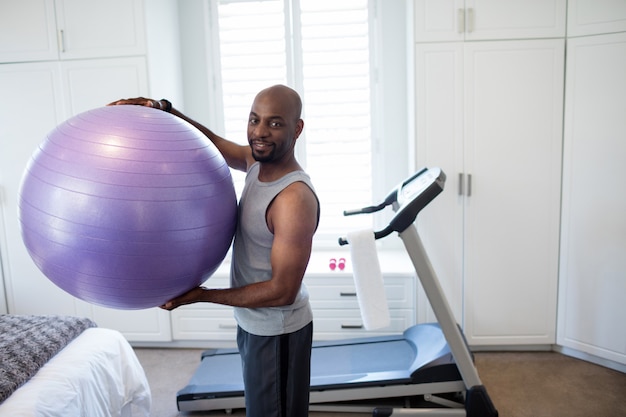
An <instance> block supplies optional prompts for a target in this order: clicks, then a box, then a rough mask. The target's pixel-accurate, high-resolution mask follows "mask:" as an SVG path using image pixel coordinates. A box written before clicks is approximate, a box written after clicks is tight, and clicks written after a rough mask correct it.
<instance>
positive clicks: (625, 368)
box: [554, 345, 626, 374]
mask: <svg viewBox="0 0 626 417" xmlns="http://www.w3.org/2000/svg"><path fill="white" fill-rule="evenodd" d="M554 351H555V352H558V353H562V354H563V355H567V356H571V357H572V358H576V359H581V360H583V361H587V362H591V363H595V364H596V365H600V366H604V367H605V368H609V369H613V370H615V371H618V372H622V373H625V374H626V364H623V363H619V362H615V361H612V360H609V359H605V358H601V357H599V356H595V355H592V354H590V353H585V352H581V351H579V350H576V349H572V348H568V347H565V346H558V345H555V346H554Z"/></svg>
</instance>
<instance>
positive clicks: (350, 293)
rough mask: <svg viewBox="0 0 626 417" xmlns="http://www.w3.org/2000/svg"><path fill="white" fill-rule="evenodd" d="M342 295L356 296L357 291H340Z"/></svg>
mask: <svg viewBox="0 0 626 417" xmlns="http://www.w3.org/2000/svg"><path fill="white" fill-rule="evenodd" d="M339 296H340V297H356V293H355V292H343V291H342V292H340V293H339Z"/></svg>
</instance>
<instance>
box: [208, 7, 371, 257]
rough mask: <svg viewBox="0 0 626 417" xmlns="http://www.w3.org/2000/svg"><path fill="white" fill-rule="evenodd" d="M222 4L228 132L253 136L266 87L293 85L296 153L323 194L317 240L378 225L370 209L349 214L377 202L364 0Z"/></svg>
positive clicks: (221, 40) (238, 179)
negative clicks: (300, 125) (298, 132)
mask: <svg viewBox="0 0 626 417" xmlns="http://www.w3.org/2000/svg"><path fill="white" fill-rule="evenodd" d="M217 9H218V27H219V60H220V68H221V74H220V79H221V91H222V95H223V103H224V126H225V134H226V137H227V138H230V139H236V140H238V141H240V142H241V143H245V142H246V121H247V118H248V113H249V111H250V104H251V103H252V100H253V99H254V95H255V94H256V93H257V92H258V91H259V90H261V89H263V88H265V87H268V86H270V85H273V84H277V83H281V84H286V85H289V86H291V87H293V88H295V89H296V90H298V91H299V93H300V94H301V96H302V100H303V104H304V108H303V119H304V122H305V128H304V133H303V135H302V136H301V138H300V139H299V141H298V142H299V143H298V152H299V154H298V159H299V161H300V163H301V164H302V165H304V167H305V169H306V171H307V172H308V173H309V175H310V176H311V178H312V180H313V184H314V185H315V188H316V192H317V194H318V197H319V199H320V202H321V210H322V217H321V219H320V226H319V229H318V232H317V234H316V245H318V246H326V245H332V246H334V247H336V245H337V243H336V242H337V237H339V236H341V235H345V233H346V232H348V231H350V230H354V229H359V228H361V229H362V228H366V227H372V219H371V216H355V217H344V216H343V210H345V209H351V208H358V207H361V206H365V205H370V204H371V203H372V187H373V175H374V174H373V172H372V166H373V164H372V133H371V131H372V127H371V120H372V115H371V113H372V112H371V100H370V96H371V75H370V39H369V36H370V30H369V27H370V17H369V11H368V2H367V0H345V1H336V0H334V1H327V0H321V1H320V0H264V1H246V0H244V1H232V0H231V1H227V0H220V1H219V2H218V7H217ZM235 178H236V182H237V183H238V184H237V188H238V190H239V191H240V189H241V182H242V176H240V175H237V176H235Z"/></svg>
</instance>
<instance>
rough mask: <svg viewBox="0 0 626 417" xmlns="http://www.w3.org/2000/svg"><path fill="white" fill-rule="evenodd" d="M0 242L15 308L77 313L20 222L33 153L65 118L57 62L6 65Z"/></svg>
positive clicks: (0, 72)
mask: <svg viewBox="0 0 626 417" xmlns="http://www.w3.org/2000/svg"><path fill="white" fill-rule="evenodd" d="M0 91H2V95H3V97H4V99H3V100H0V149H2V151H1V152H0V187H1V195H2V201H1V202H0V203H1V204H2V210H1V212H2V214H3V219H2V222H0V228H2V230H0V239H2V240H0V244H1V249H2V263H3V268H4V282H5V287H6V290H7V294H6V295H7V302H8V307H9V312H10V313H14V314H51V312H54V313H55V314H73V313H74V303H73V300H72V298H71V297H70V296H69V295H67V294H66V293H64V292H63V291H62V290H60V289H59V288H57V287H56V286H55V285H54V284H53V283H52V282H50V281H49V280H47V279H46V278H45V277H44V276H43V275H42V274H41V272H39V269H37V267H36V266H35V264H34V263H33V262H32V260H31V259H30V256H29V255H28V253H27V251H26V247H25V246H24V245H23V243H22V238H21V235H20V228H19V223H18V218H17V215H18V209H17V204H18V191H19V185H20V180H21V178H22V173H23V172H24V168H25V167H26V163H27V161H28V160H29V158H30V156H31V154H32V153H33V151H34V150H35V148H36V147H37V145H38V144H39V143H40V142H41V141H42V140H43V139H44V137H45V135H46V134H47V133H48V132H49V131H50V130H52V129H53V128H54V127H55V126H56V125H57V124H58V123H59V122H61V121H62V120H63V114H62V111H60V109H62V108H63V105H62V92H61V82H60V69H59V67H58V65H57V64H56V63H53V62H46V63H34V64H11V65H0Z"/></svg>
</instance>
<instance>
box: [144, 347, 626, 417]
mask: <svg viewBox="0 0 626 417" xmlns="http://www.w3.org/2000/svg"><path fill="white" fill-rule="evenodd" d="M135 351H136V353H137V356H138V357H139V360H140V362H141V364H142V365H143V367H144V369H145V371H146V374H147V376H148V380H149V382H150V386H151V389H152V395H153V406H152V417H174V416H179V415H180V416H183V415H189V416H215V415H224V412H223V411H214V412H203V413H187V414H185V413H178V411H177V409H176V392H177V391H178V390H179V389H181V388H183V387H184V386H186V385H187V382H188V381H189V378H190V377H191V375H192V374H193V373H194V372H195V370H196V368H197V366H198V364H199V361H200V353H201V352H202V350H198V349H149V348H136V349H135ZM475 361H476V362H475V363H476V367H477V368H478V372H479V374H480V377H481V379H482V382H483V384H484V385H485V386H486V388H487V390H488V392H489V395H490V396H491V399H492V400H493V402H494V404H495V406H496V408H497V409H498V411H499V414H500V416H501V417H552V416H555V417H561V416H563V417H618V416H626V374H623V373H621V372H618V371H614V370H611V369H607V368H604V367H601V366H598V365H594V364H591V363H588V362H585V361H581V360H578V359H574V358H570V357H568V356H564V355H561V354H559V353H553V352H529V353H526V352H523V353H519V352H502V353H500V352H497V353H492V352H489V353H487V352H479V353H476V354H475ZM233 415H236V416H244V415H245V413H244V412H243V411H242V410H239V411H235V412H234V413H233ZM340 415H341V416H355V417H360V416H367V415H369V414H333V413H313V412H312V413H311V416H316V417H331V416H340Z"/></svg>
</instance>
